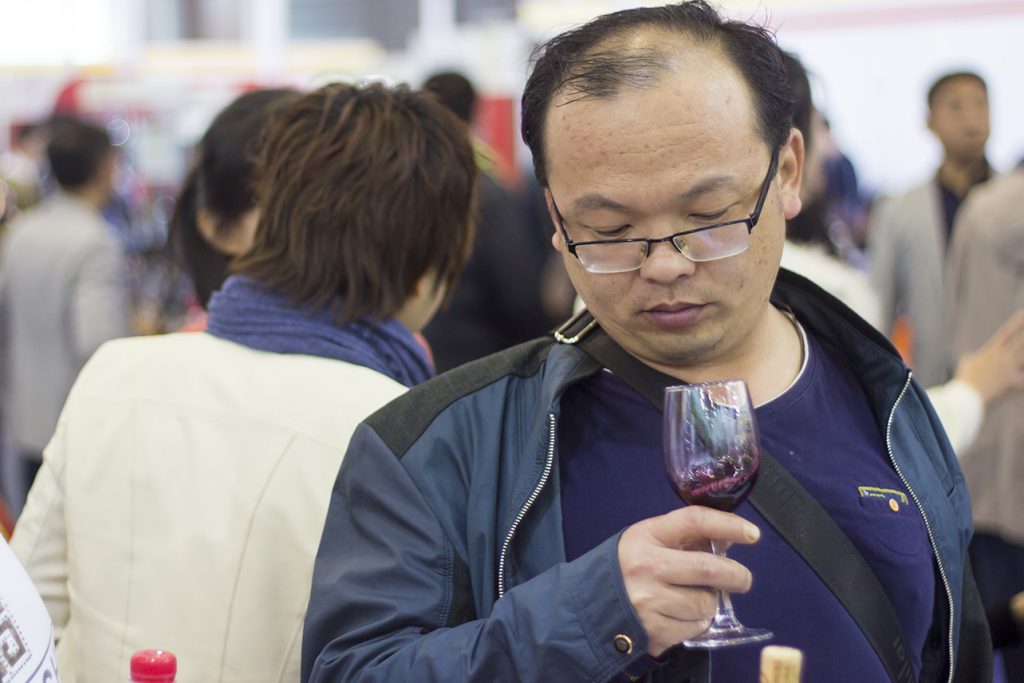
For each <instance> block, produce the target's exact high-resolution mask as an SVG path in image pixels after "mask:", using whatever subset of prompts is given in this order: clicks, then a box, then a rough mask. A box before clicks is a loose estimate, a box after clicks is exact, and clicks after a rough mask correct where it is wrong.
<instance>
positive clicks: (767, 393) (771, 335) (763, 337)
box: [657, 306, 803, 406]
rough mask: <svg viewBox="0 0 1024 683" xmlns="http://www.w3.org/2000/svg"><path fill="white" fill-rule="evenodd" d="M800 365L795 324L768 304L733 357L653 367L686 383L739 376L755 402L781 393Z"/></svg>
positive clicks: (799, 351) (800, 358) (798, 338)
mask: <svg viewBox="0 0 1024 683" xmlns="http://www.w3.org/2000/svg"><path fill="white" fill-rule="evenodd" d="M802 365H803V343H802V342H801V339H800V333H799V331H798V330H797V327H796V325H794V324H793V321H792V320H790V319H789V318H788V317H787V316H786V315H785V314H784V313H782V311H780V310H779V309H777V308H775V307H774V306H768V310H767V311H765V318H764V320H763V321H762V323H761V325H759V326H758V329H757V330H756V331H754V332H753V333H752V334H751V335H750V339H749V340H748V343H747V344H745V345H744V350H743V351H740V352H739V353H738V354H737V355H736V357H735V358H731V359H720V360H717V361H716V362H715V363H714V364H712V365H705V366H700V367H691V368H687V369H686V370H685V371H679V372H671V371H668V370H667V369H665V368H657V369H659V370H661V371H662V372H666V374H670V375H672V376H675V377H678V378H679V379H681V380H683V381H684V382H690V383H697V382H714V381H722V380H727V379H743V380H745V381H746V383H747V387H748V389H749V390H750V399H751V401H752V402H753V403H754V405H755V406H759V405H761V404H763V403H767V402H768V401H770V400H772V399H773V398H775V397H777V396H779V395H780V394H782V393H784V392H785V391H786V389H788V388H789V387H790V386H791V385H792V384H793V382H794V381H796V378H797V376H799V374H800V368H801V367H802Z"/></svg>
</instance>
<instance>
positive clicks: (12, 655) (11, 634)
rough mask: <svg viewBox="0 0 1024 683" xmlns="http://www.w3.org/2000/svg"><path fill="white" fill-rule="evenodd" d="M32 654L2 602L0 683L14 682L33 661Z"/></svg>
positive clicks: (0, 614) (0, 609) (0, 603)
mask: <svg viewBox="0 0 1024 683" xmlns="http://www.w3.org/2000/svg"><path fill="white" fill-rule="evenodd" d="M30 654H31V653H30V652H29V650H28V646H27V645H26V644H25V638H24V637H23V636H22V635H21V631H19V630H18V626H17V624H15V623H14V618H13V616H12V615H11V612H10V610H9V609H8V608H7V605H6V603H4V601H3V600H0V683H7V681H13V680H14V677H15V675H17V673H18V671H19V670H20V669H21V667H23V666H25V664H27V663H28V661H29V659H31V657H30Z"/></svg>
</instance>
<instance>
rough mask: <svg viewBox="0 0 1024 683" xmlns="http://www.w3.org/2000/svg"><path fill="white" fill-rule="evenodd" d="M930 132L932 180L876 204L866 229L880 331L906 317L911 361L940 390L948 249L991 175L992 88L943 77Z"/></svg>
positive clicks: (969, 75) (967, 75) (945, 362)
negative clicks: (968, 200)
mask: <svg viewBox="0 0 1024 683" xmlns="http://www.w3.org/2000/svg"><path fill="white" fill-rule="evenodd" d="M928 129H929V130H930V131H931V132H932V133H933V134H934V135H935V137H936V138H937V139H938V141H939V143H940V144H941V145H942V152H943V157H942V163H941V164H940V166H939V169H938V171H937V172H936V174H935V176H934V177H933V178H932V179H930V180H929V181H928V182H926V183H924V184H923V185H919V186H918V187H915V188H914V189H912V190H909V191H908V192H906V193H904V194H902V195H899V196H897V197H893V198H891V199H888V200H882V201H880V202H879V205H878V207H877V208H876V209H875V211H874V212H873V215H872V218H871V225H870V229H869V250H870V257H871V271H872V280H873V282H874V283H875V287H876V290H877V292H878V295H879V297H880V298H881V302H882V325H883V332H885V333H886V334H892V333H893V328H894V325H895V324H896V322H897V319H898V318H900V317H901V316H905V318H903V319H904V320H906V322H907V324H908V326H909V334H910V343H909V347H908V348H906V349H901V350H902V351H904V352H906V353H907V355H908V356H909V357H908V358H907V360H908V363H909V365H910V366H911V367H912V368H913V370H914V374H915V375H916V377H917V379H918V381H919V382H921V384H922V385H924V386H934V385H937V384H942V383H943V382H945V381H946V380H948V379H949V378H950V375H951V374H952V369H953V368H952V367H951V366H950V364H949V354H948V349H947V342H946V338H945V332H946V329H945V327H944V323H943V315H944V308H945V299H944V294H943V292H944V280H945V278H944V270H945V261H946V247H947V245H948V243H949V241H950V236H951V235H952V234H953V227H954V224H955V223H954V220H955V217H956V212H957V209H958V208H959V207H960V203H961V202H962V201H963V200H964V198H965V197H966V196H967V193H968V192H969V191H970V190H971V188H973V187H974V186H975V185H977V184H978V183H980V182H983V181H985V180H987V179H988V178H989V177H990V176H991V175H992V174H993V170H992V167H991V166H989V163H988V160H987V158H986V157H985V144H986V143H987V142H988V136H989V106H988V88H987V86H986V84H985V81H984V80H983V79H982V77H981V76H979V75H978V74H976V73H973V72H969V71H958V72H954V73H948V74H945V75H943V76H941V77H940V78H939V79H937V80H936V81H935V83H934V84H933V85H932V86H931V87H930V88H929V90H928Z"/></svg>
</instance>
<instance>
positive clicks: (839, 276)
mask: <svg viewBox="0 0 1024 683" xmlns="http://www.w3.org/2000/svg"><path fill="white" fill-rule="evenodd" d="M782 54H783V61H784V62H785V64H786V73H787V74H788V77H789V86H790V89H791V90H792V92H793V98H794V100H795V108H794V111H793V126H794V127H795V128H797V129H798V130H799V131H800V132H801V133H802V134H803V138H804V150H805V154H804V170H803V175H802V176H801V182H800V202H801V208H800V213H799V214H797V215H796V216H794V217H793V218H791V219H789V220H787V221H786V242H785V245H784V246H783V250H782V267H783V268H787V269H789V270H792V271H793V272H795V273H799V274H800V275H803V276H804V277H806V278H808V279H809V280H811V281H812V282H814V283H815V284H816V285H818V286H819V287H821V288H822V289H824V290H825V291H826V292H828V293H829V294H831V295H832V296H834V297H836V298H837V299H839V300H840V301H842V302H843V303H844V304H846V305H847V306H849V307H850V308H851V309H853V311H854V312H856V313H857V314H858V315H859V316H860V317H862V318H864V320H866V321H867V322H869V323H871V325H872V326H873V327H874V328H875V329H881V327H882V316H881V307H880V303H879V301H878V295H877V294H875V292H874V288H873V287H872V285H871V280H870V278H869V277H868V275H867V273H865V272H863V271H860V270H858V269H856V268H854V267H853V266H852V265H850V264H849V263H847V262H846V261H844V260H843V259H841V258H839V256H838V255H837V253H836V251H835V250H834V249H833V248H832V246H831V245H832V241H831V239H830V237H829V234H828V225H827V222H828V216H827V212H826V210H825V202H824V197H825V192H826V188H827V182H826V174H825V158H826V149H825V147H824V142H825V141H824V140H823V137H822V135H821V133H822V131H823V129H824V123H823V120H822V117H821V114H820V112H818V110H817V108H815V106H814V103H813V98H812V96H811V84H810V80H809V79H808V77H807V70H806V69H805V68H804V66H803V64H802V63H801V62H800V60H799V58H797V57H796V55H793V54H791V53H788V52H783V53H782Z"/></svg>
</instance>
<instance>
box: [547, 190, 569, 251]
mask: <svg viewBox="0 0 1024 683" xmlns="http://www.w3.org/2000/svg"><path fill="white" fill-rule="evenodd" d="M544 201H545V202H546V203H547V205H548V218H550V219H551V228H552V230H551V246H552V247H554V248H555V251H562V247H564V246H565V241H564V240H563V239H562V233H561V231H559V229H558V213H557V212H556V211H555V200H554V199H552V197H551V190H550V188H547V187H545V188H544Z"/></svg>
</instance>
